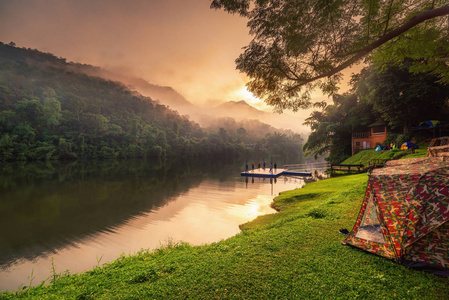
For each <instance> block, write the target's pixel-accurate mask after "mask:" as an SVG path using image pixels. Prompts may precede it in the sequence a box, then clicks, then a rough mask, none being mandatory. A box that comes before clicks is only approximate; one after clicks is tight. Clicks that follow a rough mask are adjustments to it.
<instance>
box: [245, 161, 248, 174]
mask: <svg viewBox="0 0 449 300" xmlns="http://www.w3.org/2000/svg"><path fill="white" fill-rule="evenodd" d="M245 172H248V162H246V163H245Z"/></svg>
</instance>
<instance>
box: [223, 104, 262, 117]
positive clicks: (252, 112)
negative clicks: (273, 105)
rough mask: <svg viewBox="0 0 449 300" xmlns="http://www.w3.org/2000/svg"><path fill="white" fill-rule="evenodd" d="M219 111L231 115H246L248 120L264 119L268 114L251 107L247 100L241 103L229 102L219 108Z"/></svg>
mask: <svg viewBox="0 0 449 300" xmlns="http://www.w3.org/2000/svg"><path fill="white" fill-rule="evenodd" d="M217 109H218V110H219V111H225V112H226V113H228V114H230V115H235V114H237V115H242V114H243V115H246V116H247V117H248V118H251V117H257V118H263V117H265V116H266V115H267V114H268V113H266V112H263V111H261V110H258V109H257V108H255V107H252V106H251V105H249V104H248V103H247V102H246V101H245V100H240V101H228V102H225V103H223V104H220V105H218V106H217Z"/></svg>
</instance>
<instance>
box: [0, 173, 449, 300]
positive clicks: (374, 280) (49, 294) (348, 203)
mask: <svg viewBox="0 0 449 300" xmlns="http://www.w3.org/2000/svg"><path fill="white" fill-rule="evenodd" d="M367 178H368V177H367V175H366V174H357V175H350V176H341V177H335V178H329V179H324V180H321V181H317V182H313V183H308V184H307V185H305V186H304V187H303V188H301V189H297V190H292V191H287V192H283V193H281V194H280V195H279V196H278V197H276V198H275V199H274V201H273V203H272V206H273V208H275V209H276V210H277V211H278V213H275V214H269V215H264V216H260V217H258V218H257V219H255V220H253V221H251V222H249V223H245V224H242V225H241V226H240V227H241V229H242V232H241V233H239V234H237V235H236V236H234V237H231V238H229V239H226V240H222V241H219V242H216V243H212V244H206V245H202V246H191V245H189V244H186V243H183V242H175V241H167V242H166V244H165V245H163V246H161V247H160V248H158V249H156V250H151V251H150V250H142V251H141V252H140V253H137V254H135V255H130V256H125V255H123V256H121V257H120V258H118V259H117V260H115V261H114V262H111V263H106V264H104V265H102V266H98V267H95V268H94V269H92V270H90V271H86V272H84V273H81V274H72V275H68V274H57V273H54V274H53V275H52V276H51V278H50V279H48V280H47V282H46V284H40V285H38V286H35V287H28V286H24V287H23V288H22V289H21V290H20V291H17V292H4V293H2V294H0V299H17V298H27V299H167V298H170V299H173V298H194V299H198V298H199V299H216V298H226V299H227V298H238V299H251V298H257V299H267V298H283V299H353V298H361V299H418V298H419V299H437V298H441V296H442V295H449V284H448V283H449V282H448V279H447V278H439V277H436V276H435V275H432V274H428V273H425V272H421V271H415V270H411V269H408V268H406V267H404V266H402V265H399V264H397V263H395V262H393V261H390V260H387V259H385V258H382V257H379V256H376V255H372V254H368V253H365V252H363V251H358V250H356V249H355V248H352V247H349V246H344V245H341V241H342V240H343V239H344V236H343V235H341V234H340V233H338V230H339V229H341V228H347V229H348V230H351V229H352V226H353V225H354V223H355V220H356V216H357V214H358V212H359V209H360V205H361V203H362V200H363V196H364V193H365V189H366V181H367ZM56 268H57V266H56ZM31 278H32V277H31ZM32 284H35V283H32Z"/></svg>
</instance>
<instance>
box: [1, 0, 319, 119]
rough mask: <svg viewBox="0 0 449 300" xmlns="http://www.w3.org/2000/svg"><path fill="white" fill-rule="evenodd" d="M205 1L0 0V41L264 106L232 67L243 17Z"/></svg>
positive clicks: (194, 98) (192, 97)
mask: <svg viewBox="0 0 449 300" xmlns="http://www.w3.org/2000/svg"><path fill="white" fill-rule="evenodd" d="M209 6H210V1H209V0H188V1H186V0H127V1H123V0H20V1H10V0H0V41H2V42H4V43H9V42H11V41H13V42H15V43H16V44H17V46H19V47H27V48H35V49H38V50H40V51H44V52H50V53H53V54H55V55H56V56H59V57H64V58H67V60H68V61H75V62H80V63H86V64H92V65H97V66H101V67H104V68H108V69H111V70H114V71H120V72H125V73H130V74H132V75H135V76H139V77H142V78H144V79H145V80H147V81H148V82H150V83H152V84H157V85H163V86H171V87H173V88H175V89H176V90H177V91H178V92H180V93H181V94H182V95H183V96H185V97H186V98H187V100H189V101H190V102H192V103H195V104H198V105H211V104H218V103H220V102H224V101H238V100H242V99H243V100H246V101H247V102H248V103H251V104H252V105H253V106H255V107H258V108H260V109H263V108H265V109H267V107H266V106H265V105H264V104H263V102H261V101H258V99H256V98H254V97H252V95H251V94H250V93H248V92H247V91H246V89H245V83H246V81H247V78H246V77H245V75H244V74H241V73H239V72H238V71H237V70H235V63H234V60H235V59H236V58H237V57H238V55H239V54H240V53H241V52H242V47H244V46H245V45H247V44H248V42H249V41H250V40H251V37H250V36H249V34H248V29H247V27H246V20H245V19H243V18H241V17H239V16H237V15H230V14H228V13H226V12H224V11H221V10H220V11H217V10H212V9H210V8H209ZM317 95H319V94H318V93H317ZM321 98H322V97H321ZM318 100H322V99H318ZM268 110H270V108H268ZM307 115H308V114H306V116H307Z"/></svg>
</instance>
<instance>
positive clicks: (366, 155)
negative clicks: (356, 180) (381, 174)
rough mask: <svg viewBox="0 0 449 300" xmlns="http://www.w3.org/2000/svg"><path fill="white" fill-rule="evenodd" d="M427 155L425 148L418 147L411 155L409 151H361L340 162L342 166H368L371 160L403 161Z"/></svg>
mask: <svg viewBox="0 0 449 300" xmlns="http://www.w3.org/2000/svg"><path fill="white" fill-rule="evenodd" d="M426 154H427V146H426V145H420V148H419V149H416V150H415V153H414V154H413V153H412V151H411V150H388V151H374V150H373V149H369V150H362V151H360V152H359V153H357V154H355V155H354V156H351V157H350V158H348V159H346V160H345V161H343V162H342V164H362V165H364V166H368V164H369V161H370V160H372V159H387V160H392V159H404V158H412V157H422V156H426Z"/></svg>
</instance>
